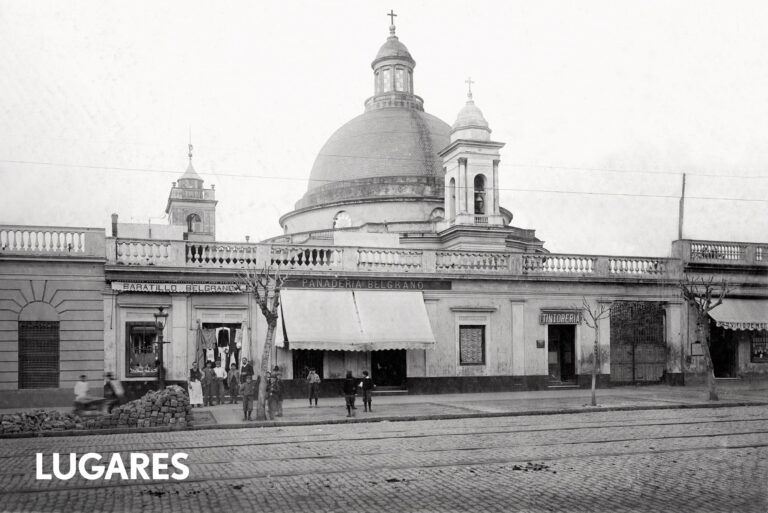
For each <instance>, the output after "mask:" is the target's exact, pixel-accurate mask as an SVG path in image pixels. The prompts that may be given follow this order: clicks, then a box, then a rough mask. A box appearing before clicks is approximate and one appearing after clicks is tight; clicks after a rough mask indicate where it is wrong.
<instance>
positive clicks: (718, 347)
mask: <svg viewBox="0 0 768 513" xmlns="http://www.w3.org/2000/svg"><path fill="white" fill-rule="evenodd" d="M709 336H710V339H709V352H710V355H711V356H712V368H713V369H714V371H715V377H716V378H735V377H737V376H738V373H737V371H738V348H739V344H738V340H737V338H736V332H734V331H731V330H726V329H723V328H720V327H718V326H715V325H714V323H713V324H712V328H711V329H710V331H709Z"/></svg>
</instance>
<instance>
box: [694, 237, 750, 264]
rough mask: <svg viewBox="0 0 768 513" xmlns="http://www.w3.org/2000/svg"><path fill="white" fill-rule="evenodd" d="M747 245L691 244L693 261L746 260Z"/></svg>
mask: <svg viewBox="0 0 768 513" xmlns="http://www.w3.org/2000/svg"><path fill="white" fill-rule="evenodd" d="M745 250H746V244H738V243H728V242H702V241H693V242H691V254H690V257H691V260H719V261H727V262H733V261H739V260H744V256H745Z"/></svg>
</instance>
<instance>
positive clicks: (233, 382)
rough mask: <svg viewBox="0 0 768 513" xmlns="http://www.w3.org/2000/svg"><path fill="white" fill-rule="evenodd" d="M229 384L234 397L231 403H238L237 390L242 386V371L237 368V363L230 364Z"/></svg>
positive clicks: (230, 393) (231, 395)
mask: <svg viewBox="0 0 768 513" xmlns="http://www.w3.org/2000/svg"><path fill="white" fill-rule="evenodd" d="M227 384H228V385H229V386H228V387H227V388H228V389H229V395H230V397H231V398H232V400H231V402H230V404H237V391H238V389H239V388H240V371H239V370H237V364H236V363H233V364H232V365H230V366H229V372H228V373H227Z"/></svg>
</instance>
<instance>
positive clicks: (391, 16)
mask: <svg viewBox="0 0 768 513" xmlns="http://www.w3.org/2000/svg"><path fill="white" fill-rule="evenodd" d="M387 16H389V19H390V22H389V33H390V35H393V36H394V35H395V18H396V17H397V14H395V11H394V9H390V10H389V12H388V13H387Z"/></svg>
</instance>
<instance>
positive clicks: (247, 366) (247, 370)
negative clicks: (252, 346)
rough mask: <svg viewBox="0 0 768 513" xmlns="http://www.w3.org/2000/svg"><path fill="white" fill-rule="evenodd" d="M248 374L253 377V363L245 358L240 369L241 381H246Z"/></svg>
mask: <svg viewBox="0 0 768 513" xmlns="http://www.w3.org/2000/svg"><path fill="white" fill-rule="evenodd" d="M247 376H251V377H253V365H252V364H251V362H249V361H248V358H243V367H242V368H241V369H240V382H241V383H245V378H246V377H247Z"/></svg>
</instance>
